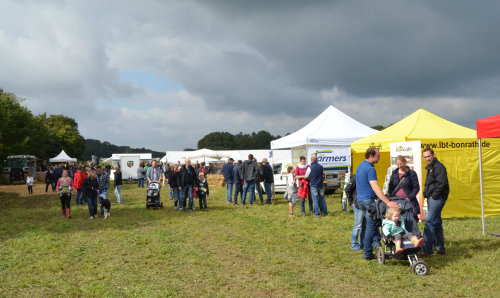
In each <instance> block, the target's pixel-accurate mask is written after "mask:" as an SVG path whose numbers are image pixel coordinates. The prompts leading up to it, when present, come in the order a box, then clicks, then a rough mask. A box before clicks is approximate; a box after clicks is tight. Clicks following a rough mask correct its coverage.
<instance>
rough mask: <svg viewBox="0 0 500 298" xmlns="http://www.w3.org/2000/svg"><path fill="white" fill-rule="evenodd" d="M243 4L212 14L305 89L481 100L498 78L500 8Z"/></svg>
mask: <svg viewBox="0 0 500 298" xmlns="http://www.w3.org/2000/svg"><path fill="white" fill-rule="evenodd" d="M243 2H244V3H243V4H242V2H234V1H218V2H216V3H218V5H217V6H212V7H211V8H212V11H213V12H214V13H215V14H218V13H219V14H220V15H221V18H222V19H225V20H226V21H227V23H228V24H231V25H228V27H229V28H228V30H234V32H233V33H234V34H235V35H236V34H237V35H239V36H241V38H243V39H244V40H245V41H246V42H248V44H249V45H251V46H252V47H254V48H255V49H256V50H258V51H259V52H260V53H261V54H262V55H263V56H265V57H267V58H268V59H270V60H272V61H273V62H274V63H275V64H277V65H279V66H280V67H281V69H282V70H283V72H285V73H286V74H287V76H288V79H289V80H290V82H291V83H293V85H296V86H300V87H302V88H304V89H316V90H318V89H328V88H332V87H333V86H337V87H339V88H341V89H342V90H345V91H346V92H348V93H350V94H352V95H355V96H363V97H366V96H369V97H376V96H408V97H411V96H462V95H463V94H464V92H466V93H467V95H468V96H482V95H483V92H482V88H480V86H481V84H482V82H484V81H485V80H486V81H487V80H489V79H490V78H492V77H496V76H498V75H499V74H500V68H499V67H498V66H499V65H500V55H498V52H499V50H500V38H499V37H498V34H496V30H497V28H499V26H500V18H498V14H499V12H500V2H498V1H484V2H483V1H482V2H471V1H438V2H436V1H424V2H422V1H322V2H315V1H310V2H307V1H297V2H289V1H282V2H279V3H280V4H281V5H278V4H277V3H278V2H276V1H271V2H272V3H274V4H273V5H261V6H259V5H255V6H251V7H250V5H249V4H248V3H249V2H245V1H243ZM305 3H307V4H305ZM280 7H282V8H283V9H279V8H280ZM233 24H235V25H234V26H233Z"/></svg>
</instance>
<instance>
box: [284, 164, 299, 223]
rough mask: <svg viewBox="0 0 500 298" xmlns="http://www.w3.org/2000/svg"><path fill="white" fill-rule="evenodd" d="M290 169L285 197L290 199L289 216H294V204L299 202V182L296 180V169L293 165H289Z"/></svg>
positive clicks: (288, 169)
mask: <svg viewBox="0 0 500 298" xmlns="http://www.w3.org/2000/svg"><path fill="white" fill-rule="evenodd" d="M287 171H288V177H287V186H286V193H285V199H286V200H287V201H288V210H289V215H288V216H289V217H294V214H293V206H295V204H296V203H297V198H298V196H297V190H298V188H297V182H296V181H295V169H294V168H293V166H289V167H288V168H287Z"/></svg>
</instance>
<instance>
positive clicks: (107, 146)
mask: <svg viewBox="0 0 500 298" xmlns="http://www.w3.org/2000/svg"><path fill="white" fill-rule="evenodd" d="M113 153H152V156H153V158H162V157H163V156H165V152H159V151H153V150H150V149H146V148H130V147H129V146H117V145H113V144H111V143H110V142H107V141H104V142H101V141H99V140H94V139H86V140H85V152H84V156H85V159H87V160H90V157H91V156H92V155H96V156H100V157H110V156H111V155H112V154H113Z"/></svg>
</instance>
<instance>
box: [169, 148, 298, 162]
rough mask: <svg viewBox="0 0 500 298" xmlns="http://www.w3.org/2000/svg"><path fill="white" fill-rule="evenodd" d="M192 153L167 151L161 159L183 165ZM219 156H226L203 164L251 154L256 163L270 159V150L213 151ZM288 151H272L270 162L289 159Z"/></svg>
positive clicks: (201, 159) (202, 159) (194, 159)
mask: <svg viewBox="0 0 500 298" xmlns="http://www.w3.org/2000/svg"><path fill="white" fill-rule="evenodd" d="M193 152H194V151H167V152H166V155H165V156H164V157H163V158H162V159H161V161H163V162H168V163H177V161H180V162H181V163H184V159H185V158H186V157H190V156H192V155H191V154H193ZM215 152H216V153H217V154H218V155H219V156H226V157H224V158H222V159H220V160H219V159H213V158H206V160H205V162H206V163H220V162H227V159H228V158H227V157H232V158H233V159H234V160H239V159H241V160H246V159H247V157H248V154H253V156H254V158H256V159H257V160H258V161H261V160H262V159H263V158H267V159H270V156H271V155H270V150H268V149H267V150H262V149H254V150H216V151H215ZM290 155H291V153H290V150H274V151H273V158H272V160H274V161H281V160H286V159H290ZM196 161H198V162H202V161H204V158H191V162H193V163H194V162H196Z"/></svg>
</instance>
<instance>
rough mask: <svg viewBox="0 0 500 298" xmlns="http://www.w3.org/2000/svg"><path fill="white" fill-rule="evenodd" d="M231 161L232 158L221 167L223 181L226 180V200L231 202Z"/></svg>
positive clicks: (232, 161)
mask: <svg viewBox="0 0 500 298" xmlns="http://www.w3.org/2000/svg"><path fill="white" fill-rule="evenodd" d="M233 163H234V159H232V158H230V159H229V160H228V162H227V164H225V165H224V167H223V168H222V174H223V175H224V181H226V185H227V202H228V203H232V202H233V200H232V195H233Z"/></svg>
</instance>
